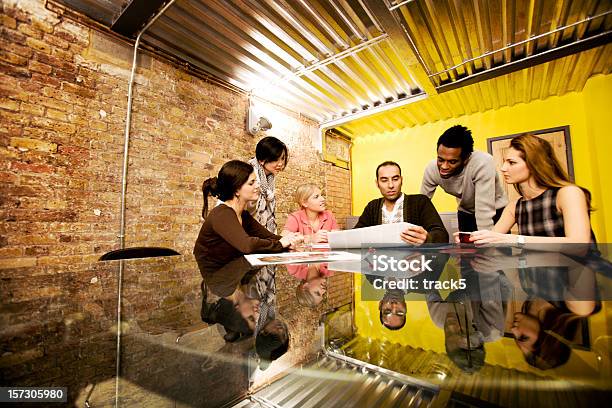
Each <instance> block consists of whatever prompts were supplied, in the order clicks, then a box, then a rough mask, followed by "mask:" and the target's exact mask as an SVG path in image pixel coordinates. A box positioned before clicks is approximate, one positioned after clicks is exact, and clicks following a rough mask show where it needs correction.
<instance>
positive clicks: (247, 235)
mask: <svg viewBox="0 0 612 408" xmlns="http://www.w3.org/2000/svg"><path fill="white" fill-rule="evenodd" d="M280 239H281V237H280V236H279V235H275V234H272V233H271V232H269V231H268V230H267V229H265V228H264V227H263V226H262V225H261V224H260V223H258V222H257V221H255V219H254V218H253V217H252V216H251V214H249V213H248V211H243V212H242V225H240V223H239V222H238V218H237V217H236V212H235V211H234V210H233V209H232V208H231V207H228V206H227V205H225V204H221V205H219V206H217V207H215V208H214V209H213V210H212V211H211V212H210V213H209V214H208V216H207V217H206V220H205V221H204V224H203V225H202V228H201V229H200V234H199V235H198V239H197V240H196V243H195V247H194V249H193V253H194V254H195V257H196V260H197V261H198V265H199V266H200V272H202V274H204V272H206V271H208V272H212V271H214V270H217V269H219V268H220V267H221V266H223V265H225V264H226V263H228V262H230V261H232V260H233V259H235V258H237V257H239V256H241V255H244V254H252V253H266V252H272V253H276V252H282V251H283V250H284V248H283V246H282V244H281V243H280ZM202 269H204V270H202Z"/></svg>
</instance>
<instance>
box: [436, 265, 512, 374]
mask: <svg viewBox="0 0 612 408" xmlns="http://www.w3.org/2000/svg"><path fill="white" fill-rule="evenodd" d="M468 275H469V276H468ZM461 276H462V277H463V278H467V282H468V283H467V284H466V288H465V290H462V291H457V292H454V293H452V294H451V295H450V296H448V297H447V298H446V299H442V297H441V296H440V294H439V293H438V292H433V291H432V292H430V293H428V294H427V308H428V310H429V315H430V317H431V320H432V321H433V322H434V324H435V325H436V326H438V327H439V328H441V329H443V330H444V344H445V348H446V353H447V355H448V356H449V358H450V359H451V361H453V363H455V364H456V365H457V366H458V367H459V368H461V369H462V370H463V371H465V372H475V371H477V370H479V369H480V368H482V366H483V365H484V360H485V348H484V343H487V342H493V341H496V340H498V339H500V338H501V337H503V334H504V321H505V317H506V311H507V303H508V302H507V300H508V299H509V298H510V297H511V293H512V285H511V283H510V282H509V281H508V279H507V277H506V276H505V275H504V274H503V273H501V272H496V271H494V272H490V273H475V272H473V271H472V272H471V273H469V274H466V271H464V270H463V268H462V275H461Z"/></svg>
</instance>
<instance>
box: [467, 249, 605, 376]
mask: <svg viewBox="0 0 612 408" xmlns="http://www.w3.org/2000/svg"><path fill="white" fill-rule="evenodd" d="M576 259H577V258H576V257H574V256H565V255H563V254H561V253H559V252H550V253H549V252H541V251H527V252H526V253H523V254H522V255H521V256H518V255H516V256H503V255H502V254H500V253H499V252H498V251H496V250H494V249H489V250H488V251H486V252H484V253H481V254H479V256H477V257H475V258H474V259H473V260H472V261H471V265H472V267H473V268H474V269H475V270H476V271H479V272H481V273H490V272H491V271H492V270H494V269H495V270H497V269H503V270H504V274H505V275H507V276H508V278H509V280H510V281H511V282H512V283H513V286H514V287H515V293H519V292H518V291H517V288H518V289H520V290H521V291H522V292H523V293H524V296H525V297H526V300H525V301H519V302H515V303H516V304H515V305H514V304H513V306H514V310H513V311H511V313H510V314H509V316H508V319H510V321H511V324H510V328H509V331H510V332H511V333H512V335H513V336H514V339H515V342H516V345H517V347H518V348H519V349H520V350H521V352H522V353H523V355H524V356H525V360H526V361H527V362H528V363H529V364H530V365H532V366H534V367H538V368H540V369H544V370H545V369H549V368H554V367H557V366H560V365H563V364H565V363H566V362H567V360H568V359H569V357H570V354H571V344H572V343H573V342H574V339H575V338H576V336H577V334H578V331H579V329H580V327H581V326H582V324H584V323H585V320H584V319H585V318H586V317H587V316H590V315H592V314H594V313H596V312H597V311H598V310H599V309H600V308H601V303H600V302H599V301H598V300H597V287H596V284H597V281H596V279H595V271H593V270H591V269H589V267H588V263H586V264H582V263H580V262H577V261H576ZM508 319H507V320H508Z"/></svg>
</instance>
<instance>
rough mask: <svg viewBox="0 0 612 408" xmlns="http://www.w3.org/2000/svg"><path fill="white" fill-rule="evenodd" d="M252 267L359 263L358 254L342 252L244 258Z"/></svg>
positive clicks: (256, 255) (294, 253)
mask: <svg viewBox="0 0 612 408" xmlns="http://www.w3.org/2000/svg"><path fill="white" fill-rule="evenodd" d="M244 257H245V258H246V260H247V261H249V263H250V264H251V265H253V266H262V265H282V264H296V263H321V262H335V261H359V260H360V259H361V257H360V256H359V254H351V253H349V252H343V251H327V252H283V253H279V254H251V255H245V256H244Z"/></svg>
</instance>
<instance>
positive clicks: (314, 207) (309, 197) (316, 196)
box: [281, 183, 338, 244]
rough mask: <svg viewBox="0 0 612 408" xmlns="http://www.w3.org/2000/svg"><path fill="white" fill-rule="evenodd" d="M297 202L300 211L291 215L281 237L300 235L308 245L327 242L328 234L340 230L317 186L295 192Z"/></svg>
mask: <svg viewBox="0 0 612 408" xmlns="http://www.w3.org/2000/svg"><path fill="white" fill-rule="evenodd" d="M295 202H296V203H297V204H298V205H299V206H300V210H299V211H296V212H294V213H291V214H289V216H288V217H287V223H286V224H285V228H284V230H283V233H282V234H281V235H283V236H285V235H288V234H290V233H292V232H293V233H296V232H297V233H300V234H302V235H303V236H304V242H305V243H307V244H317V243H321V242H327V232H328V231H334V230H337V229H338V223H337V222H336V218H335V217H334V215H333V214H332V212H331V211H329V210H327V209H326V207H325V197H323V195H322V194H321V189H320V188H319V187H317V186H316V185H315V184H310V183H309V184H303V185H301V186H299V187H298V188H297V189H296V191H295Z"/></svg>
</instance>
